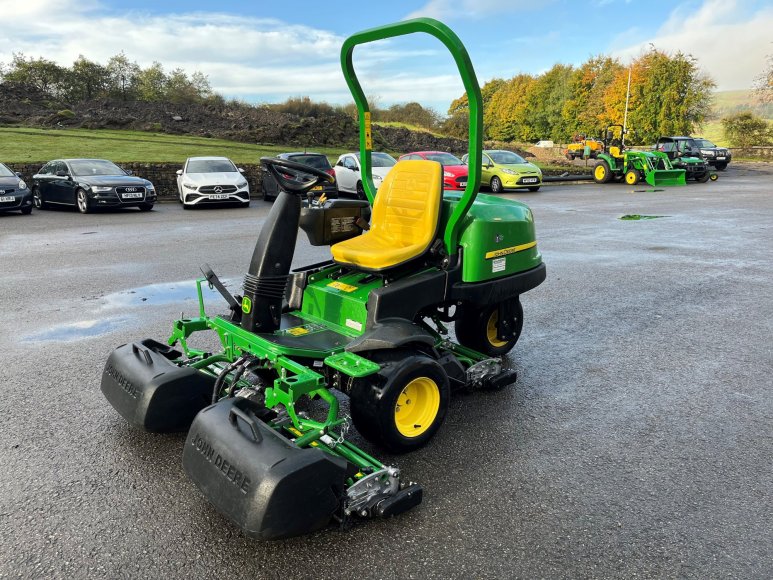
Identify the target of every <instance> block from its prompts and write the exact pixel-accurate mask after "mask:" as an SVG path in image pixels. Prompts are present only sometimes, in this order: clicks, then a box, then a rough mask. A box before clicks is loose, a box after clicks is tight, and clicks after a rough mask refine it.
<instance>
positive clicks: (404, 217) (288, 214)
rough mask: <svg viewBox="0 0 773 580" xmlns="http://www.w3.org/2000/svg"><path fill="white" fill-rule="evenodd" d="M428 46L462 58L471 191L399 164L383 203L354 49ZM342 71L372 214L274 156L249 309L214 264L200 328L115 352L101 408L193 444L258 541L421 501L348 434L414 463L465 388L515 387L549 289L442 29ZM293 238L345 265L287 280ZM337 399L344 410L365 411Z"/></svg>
mask: <svg viewBox="0 0 773 580" xmlns="http://www.w3.org/2000/svg"><path fill="white" fill-rule="evenodd" d="M415 32H423V33H427V34H430V35H432V36H435V37H436V38H438V39H439V40H440V41H441V42H442V43H443V44H444V45H445V46H446V47H447V48H448V49H449V50H450V52H451V55H452V56H453V58H454V60H455V62H456V65H457V67H458V69H459V72H460V74H461V78H462V81H463V83H464V86H465V89H466V91H467V96H468V99H469V103H470V138H469V152H470V153H469V165H468V168H469V174H470V178H469V179H468V181H467V187H466V189H465V190H464V192H457V193H450V192H449V193H444V192H443V189H442V187H443V168H442V167H441V165H440V164H438V163H436V162H432V161H402V162H399V163H398V164H397V165H396V166H395V167H394V168H393V169H392V171H391V172H390V173H389V174H388V175H387V177H386V178H385V179H384V180H383V183H382V184H381V186H380V187H379V189H378V192H376V190H375V188H374V185H373V179H372V173H371V167H372V164H371V149H372V138H371V124H370V112H369V110H368V103H367V101H366V99H365V96H364V94H363V91H362V89H361V87H360V83H359V81H358V79H357V76H356V75H355V72H354V69H353V65H352V54H353V51H354V48H355V47H356V46H358V45H361V44H364V43H368V42H373V41H377V40H382V39H386V38H391V37H396V36H401V35H405V34H410V33H415ZM341 63H342V67H343V72H344V76H345V78H346V81H347V83H348V85H349V88H350V90H351V92H352V95H353V97H354V100H355V102H356V104H357V109H358V112H359V123H360V155H361V157H360V159H361V162H362V173H363V184H364V189H365V192H366V195H367V200H366V201H353V200H343V199H338V200H327V201H323V202H321V203H320V202H319V201H318V200H314V199H313V196H312V195H311V190H312V189H313V188H314V187H315V186H316V185H317V184H319V183H322V182H324V181H325V180H330V179H331V178H330V176H329V175H328V174H327V173H325V172H324V171H318V170H316V169H312V168H310V167H308V166H306V165H300V164H298V163H294V162H292V161H287V160H282V159H274V158H264V159H262V160H261V161H262V162H263V163H264V164H265V167H266V170H267V171H269V172H270V173H271V175H272V176H273V177H274V178H275V179H276V181H277V183H278V184H279V185H280V186H281V193H280V194H279V196H278V198H277V200H276V202H275V203H274V205H273V207H272V209H271V212H270V213H269V215H268V218H267V220H266V222H265V225H264V226H263V229H262V230H261V231H260V234H259V236H258V240H257V244H256V246H255V250H254V253H253V256H252V261H251V262H250V265H249V269H248V272H247V274H246V276H245V279H244V293H243V295H242V296H232V295H231V294H230V293H229V291H228V290H227V289H226V288H225V287H224V285H223V284H222V283H221V282H220V280H219V279H218V277H217V276H216V275H215V274H214V272H213V271H212V270H211V268H209V266H206V265H205V266H203V267H202V271H203V273H204V276H203V277H202V278H199V279H198V280H197V281H196V285H197V288H198V295H199V312H198V316H196V317H193V318H181V319H180V320H176V321H175V322H174V323H173V329H172V333H171V336H170V337H169V339H168V341H167V342H166V344H163V343H161V342H157V341H155V340H153V339H145V340H141V341H138V342H134V343H132V344H125V345H123V346H120V347H118V348H117V349H116V350H115V351H113V353H112V354H111V355H110V357H109V358H108V360H107V363H106V365H105V369H104V373H103V376H102V391H103V393H104V395H105V396H106V397H107V399H108V401H109V402H110V403H111V404H112V405H113V406H114V407H115V409H116V410H117V411H118V412H119V413H120V414H121V415H122V416H123V417H124V418H126V419H127V420H128V421H130V422H131V423H132V424H134V425H137V426H139V427H141V428H144V429H146V430H148V431H153V432H171V431H183V430H186V429H187V430H188V436H187V440H186V442H185V447H184V451H183V466H184V469H185V471H186V473H187V474H188V475H189V476H190V478H191V480H192V481H193V482H194V484H195V485H196V486H197V487H198V488H199V489H200V490H201V492H202V493H203V494H204V495H205V496H206V498H207V499H208V500H209V501H210V502H211V503H212V504H213V505H214V506H215V507H216V508H217V509H218V510H219V511H220V512H221V513H222V514H224V515H225V516H226V517H227V518H228V519H229V520H231V521H232V522H233V523H234V524H236V525H237V526H238V527H239V528H241V529H242V530H243V531H244V532H245V533H246V534H248V535H250V536H253V537H257V538H262V539H276V538H284V537H289V536H295V535H299V534H304V533H308V532H312V531H314V530H317V529H320V528H323V527H325V526H327V525H329V524H330V523H331V522H336V523H338V524H340V525H344V524H346V523H348V522H349V521H350V520H352V519H354V518H372V517H387V516H391V515H395V514H399V513H401V512H403V511H405V510H407V509H409V508H411V507H413V506H416V505H417V504H419V503H420V502H421V499H422V488H421V486H420V485H418V484H417V483H412V482H410V480H407V481H406V480H405V479H404V478H403V477H401V474H400V471H399V469H397V468H396V467H394V466H390V465H385V464H384V463H382V462H381V461H379V460H378V459H376V458H375V457H373V456H372V455H370V454H368V453H366V452H364V451H363V450H362V449H360V448H359V447H357V446H355V445H354V444H352V443H351V441H350V440H349V438H348V435H349V429H350V422H351V423H353V426H354V427H355V428H356V429H357V431H358V432H359V433H360V434H361V435H362V436H363V437H365V438H366V439H367V440H369V441H371V442H372V443H373V444H374V445H375V446H377V447H380V448H384V449H387V450H389V451H391V452H397V453H401V452H407V451H412V450H415V449H418V448H420V447H421V446H423V445H425V444H426V443H427V442H428V441H429V440H430V439H431V438H432V436H433V435H434V434H435V433H436V432H437V430H438V429H439V428H440V426H441V424H442V422H443V419H444V417H445V415H446V412H447V409H448V404H449V398H450V396H451V391H452V389H453V388H461V387H466V388H471V389H498V388H501V387H504V386H505V385H508V384H512V383H513V382H514V381H515V379H516V374H515V372H514V371H512V370H507V369H506V368H505V366H504V365H503V361H502V358H501V357H502V355H504V354H506V353H507V352H509V351H510V350H511V349H512V348H513V346H514V345H515V343H516V341H517V340H518V337H519V335H520V333H521V328H522V324H523V311H522V308H521V303H520V300H519V295H520V294H522V293H523V292H526V291H528V290H530V289H532V288H534V287H536V286H538V285H539V284H540V283H542V281H543V280H544V279H545V266H544V264H543V263H542V259H541V256H540V254H539V252H538V250H537V242H536V239H535V231H534V221H533V219H532V214H531V212H530V210H529V209H528V207H526V206H525V205H523V204H521V203H518V202H515V201H510V200H505V199H500V198H498V197H493V196H486V195H480V196H479V195H478V187H479V184H480V174H481V150H482V143H481V135H482V102H481V95H480V89H479V86H478V81H477V79H476V76H475V73H474V71H473V68H472V65H471V63H470V59H469V56H468V54H467V51H466V50H465V48H464V46H463V45H462V43H461V41H460V40H459V38H458V37H457V36H456V35H455V34H454V33H453V32H452V31H451V30H450V29H449V28H447V27H446V26H445V25H443V24H441V23H440V22H437V21H435V20H432V19H428V18H419V19H415V20H409V21H405V22H401V23H398V24H392V25H388V26H384V27H381V28H375V29H372V30H367V31H364V32H360V33H358V34H355V35H354V36H352V37H351V38H349V39H348V40H346V42H344V45H343V48H342V51H341ZM304 197H306V198H308V203H307V204H306V205H305V206H304V204H302V198H304ZM368 217H370V223H368ZM299 227H300V228H302V229H303V230H304V231H305V232H306V233H307V235H308V237H309V241H310V242H311V244H313V245H329V246H330V251H331V259H330V260H327V261H325V262H322V263H318V264H312V265H310V266H306V267H303V268H299V269H296V270H294V271H292V272H291V271H290V264H291V262H292V259H293V252H294V247H295V242H296V236H297V232H298V228H299ZM205 284H209V285H210V286H211V287H214V288H216V289H217V290H218V291H219V292H220V293H221V294H222V295H223V297H224V298H225V299H226V301H227V302H228V304H229V307H230V308H229V312H228V314H226V315H219V316H215V315H210V314H208V313H207V312H206V310H205V304H204V300H203V293H202V287H203V285H205ZM450 324H453V326H454V329H455V334H456V339H457V340H456V341H454V340H452V339H451V335H450V334H449V331H448V329H447V327H446V325H450ZM212 332H214V333H215V335H216V336H217V338H218V339H219V341H218V342H219V344H220V347H219V348H218V349H217V350H216V352H210V351H207V350H204V349H201V348H194V346H193V342H194V341H193V339H192V337H193V335H195V334H196V333H212ZM334 391H338V392H340V393H344V394H346V395H348V397H349V407H350V413H351V416H348V415H345V414H342V413H341V412H340V409H339V398H338V397H337V396H336V394H334ZM310 400H316V401H317V402H315V403H312V402H310Z"/></svg>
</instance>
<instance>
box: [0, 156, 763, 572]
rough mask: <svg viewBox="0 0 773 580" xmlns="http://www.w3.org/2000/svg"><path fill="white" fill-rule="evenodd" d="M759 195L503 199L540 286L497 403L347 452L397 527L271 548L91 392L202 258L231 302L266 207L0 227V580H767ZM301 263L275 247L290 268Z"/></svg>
mask: <svg viewBox="0 0 773 580" xmlns="http://www.w3.org/2000/svg"><path fill="white" fill-rule="evenodd" d="M772 177H773V169H765V168H764V166H762V165H748V166H747V165H744V166H742V165H739V164H736V165H734V166H731V168H730V169H729V170H728V171H726V172H723V173H721V174H720V179H719V181H717V182H714V183H706V184H693V183H691V184H690V185H688V186H687V187H682V188H669V189H665V190H663V191H641V190H645V189H646V187H638V188H637V189H639V190H640V191H633V190H632V188H631V187H629V186H625V185H622V184H616V185H606V186H596V185H594V184H584V185H571V186H567V185H564V186H546V187H544V188H543V189H542V190H541V191H540V192H538V193H520V192H519V193H513V194H508V195H509V196H510V197H513V198H516V199H520V200H523V201H525V202H526V203H528V204H529V205H530V206H531V207H532V209H533V210H534V214H535V217H536V220H537V228H538V239H539V244H540V246H539V247H540V248H541V251H542V254H543V257H544V260H545V262H546V264H547V266H548V279H547V281H546V282H545V283H544V284H543V285H542V286H540V287H538V288H537V289H535V290H533V291H532V292H530V293H528V294H526V295H524V296H523V305H524V311H525V320H526V322H525V327H524V331H523V335H522V338H521V340H520V342H519V343H518V345H517V347H516V349H515V350H514V351H513V353H512V354H511V355H510V358H511V361H512V364H513V365H514V366H515V367H516V368H517V369H518V371H519V379H518V382H517V384H516V385H514V386H512V387H510V388H508V389H506V390H504V391H501V392H496V393H471V394H460V395H459V396H457V397H456V398H455V399H454V400H453V401H452V405H451V409H450V411H449V415H448V418H447V420H446V423H445V425H444V426H443V428H442V429H441V431H440V433H439V435H438V436H437V437H436V438H435V439H434V440H433V441H432V442H431V444H430V445H429V446H428V447H427V448H425V449H423V450H421V451H418V452H415V453H413V454H411V455H407V456H401V457H391V456H388V455H385V454H384V453H381V452H379V451H378V450H375V449H373V448H372V447H370V446H369V445H368V444H367V443H365V442H363V441H361V440H358V439H357V440H355V442H357V443H360V444H362V445H363V447H364V448H365V449H366V450H369V451H372V452H374V453H376V454H377V455H378V456H379V457H380V458H382V459H383V460H385V461H386V462H388V463H395V464H397V465H399V466H400V468H401V469H402V471H403V473H404V474H405V476H406V477H408V478H410V479H413V480H416V481H418V482H420V483H422V484H423V486H424V488H425V499H424V503H423V504H422V505H421V506H419V507H418V508H417V509H414V510H412V511H411V512H409V513H406V514H404V515H402V516H400V517H398V518H393V519H390V520H385V521H371V522H365V523H362V524H360V525H357V526H356V527H354V528H353V529H351V530H349V531H346V532H340V531H338V530H328V531H325V532H321V533H317V534H314V535H311V536H307V537H302V538H297V539H293V540H289V541H284V542H278V543H269V544H261V543H256V542H254V541H252V540H249V539H246V538H245V537H243V536H242V535H241V534H240V533H239V532H237V531H236V530H235V529H234V528H233V527H231V526H230V525H229V523H228V522H227V521H226V520H225V519H224V518H222V517H221V516H220V515H219V514H218V513H217V512H215V510H214V509H213V508H211V507H210V506H209V504H208V503H207V502H206V501H205V500H204V498H203V497H202V496H201V495H200V494H199V493H198V492H197V490H196V489H195V488H194V487H193V485H192V484H191V483H190V482H189V481H188V479H187V478H186V476H185V474H184V473H183V470H182V467H181V462H180V458H181V451H182V445H183V442H184V437H183V436H182V435H180V436H159V435H151V434H146V433H142V432H138V431H136V430H133V429H132V428H130V427H129V426H128V425H127V424H126V423H125V422H124V421H123V420H122V419H121V418H120V417H119V416H118V415H117V413H115V412H114V411H113V410H112V408H111V407H110V406H109V404H108V403H107V402H106V401H105V400H104V398H103V397H102V395H101V392H100V390H99V381H100V373H101V370H102V366H103V364H104V362H105V360H106V358H107V356H108V354H109V352H110V351H111V350H112V349H113V348H114V347H115V346H117V345H119V344H122V343H124V342H128V341H131V340H134V339H138V338H144V337H156V338H165V337H166V336H167V335H168V334H169V332H170V330H171V326H170V323H171V321H172V320H173V319H174V318H176V317H178V316H179V314H180V311H181V310H182V311H186V312H188V313H191V312H193V311H194V310H195V301H194V300H193V297H194V292H193V291H192V288H193V283H192V280H193V279H194V278H195V277H197V275H198V273H199V270H198V267H199V265H200V264H201V263H202V262H208V263H209V264H211V265H212V266H213V268H214V269H215V271H216V272H218V273H219V274H220V275H221V276H223V277H225V278H228V279H231V280H233V281H234V282H233V283H234V284H236V285H238V282H239V280H240V278H241V277H242V275H243V273H244V271H245V269H246V267H247V264H248V262H249V258H250V256H251V253H252V249H253V247H254V242H255V239H256V237H257V234H258V231H259V230H260V227H261V223H262V221H263V220H264V219H265V217H266V215H267V210H268V208H269V204H265V203H263V202H261V201H255V202H253V204H252V207H250V208H249V209H222V210H214V209H210V210H199V211H182V209H181V208H180V207H179V206H178V205H176V204H160V205H158V206H157V207H156V209H155V210H154V211H152V212H149V213H139V212H137V211H136V210H135V211H128V210H127V211H125V212H117V213H101V214H94V215H80V214H78V213H77V212H74V211H43V212H39V211H36V212H34V213H33V214H32V216H18V215H0V272H2V275H1V276H0V312H1V313H2V327H1V328H2V330H0V349H2V350H1V352H2V358H3V364H2V366H0V377H1V378H2V385H3V387H4V388H3V396H2V401H3V402H2V407H1V408H2V413H3V416H2V421H0V465H1V466H2V468H1V469H0V554H2V557H0V577H17V576H18V577H25V578H41V577H44V578H86V577H107V578H115V577H145V578H182V577H214V576H215V575H217V576H219V577H228V578H280V577H281V578H307V577H314V578H371V577H372V578H392V577H399V578H423V577H433V578H434V577H443V578H470V577H473V578H514V577H521V578H535V577H565V578H588V577H594V578H602V577H620V578H632V577H646V578H652V577H688V578H709V577H711V578H718V577H737V578H769V577H771V575H773V555H772V554H771V546H773V526H771V522H773V461H772V460H771V459H772V458H773V397H772V396H771V384H772V380H771V377H773V340H772V338H771V337H773V260H771V256H773V236H771V233H770V232H771V229H770V228H771V225H770V224H771V222H773V179H771V178H772ZM624 214H641V215H651V216H663V217H660V218H658V219H651V220H641V221H623V220H620V219H618V218H620V217H621V216H623V215H624ZM325 256H326V249H325V248H312V247H310V246H309V245H308V243H307V242H306V240H305V236H303V234H301V235H300V236H299V241H298V245H297V251H296V259H295V261H296V263H297V264H299V265H300V264H303V263H310V262H314V261H319V260H320V259H323V258H324V257H325ZM186 281H188V282H186ZM181 283H182V284H181ZM189 288H190V289H191V290H188V289H189Z"/></svg>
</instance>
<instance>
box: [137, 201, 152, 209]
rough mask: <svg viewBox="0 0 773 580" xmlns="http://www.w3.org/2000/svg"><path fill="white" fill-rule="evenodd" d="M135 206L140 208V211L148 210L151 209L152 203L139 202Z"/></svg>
mask: <svg viewBox="0 0 773 580" xmlns="http://www.w3.org/2000/svg"><path fill="white" fill-rule="evenodd" d="M137 207H138V208H140V211H150V210H152V209H153V204H152V203H141V204H140V205H138V206H137Z"/></svg>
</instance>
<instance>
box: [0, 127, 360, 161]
mask: <svg viewBox="0 0 773 580" xmlns="http://www.w3.org/2000/svg"><path fill="white" fill-rule="evenodd" d="M288 150H292V148H290V149H288V147H286V146H281V145H276V146H273V145H252V144H249V143H238V142H235V141H225V140H223V139H206V138H204V137H191V136H187V135H167V134H161V133H146V132H143V131H121V130H105V129H99V130H88V129H27V128H21V127H0V161H6V162H9V163H24V162H28V161H47V160H49V159H62V158H76V157H98V158H105V159H110V160H112V161H117V162H122V161H124V162H125V161H148V162H151V161H152V162H165V161H174V162H177V161H179V162H182V161H184V160H185V159H186V158H187V157H192V156H196V155H222V156H225V157H230V158H231V159H232V160H233V161H235V162H236V163H257V162H258V159H259V158H260V157H261V156H272V155H275V154H277V153H281V152H284V151H288ZM315 151H317V152H318V153H324V154H325V155H327V156H328V157H332V158H333V159H334V160H335V158H337V157H338V155H340V154H341V153H344V152H345V151H346V150H344V149H326V148H320V149H315Z"/></svg>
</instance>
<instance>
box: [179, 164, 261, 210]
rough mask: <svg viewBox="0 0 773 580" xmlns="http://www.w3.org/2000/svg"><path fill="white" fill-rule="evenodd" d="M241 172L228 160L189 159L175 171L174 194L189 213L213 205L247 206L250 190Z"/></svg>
mask: <svg viewBox="0 0 773 580" xmlns="http://www.w3.org/2000/svg"><path fill="white" fill-rule="evenodd" d="M242 173H244V170H243V169H240V168H239V167H236V165H234V162H233V161H231V160H230V159H228V158H227V157H189V158H188V159H187V160H186V161H185V165H184V166H183V168H182V169H178V170H177V193H178V196H179V200H180V203H182V204H183V207H184V208H186V209H188V208H189V207H193V206H199V207H200V206H205V205H212V204H227V203H232V204H238V205H240V206H241V207H247V206H249V205H250V186H249V185H248V184H247V180H246V179H245V177H244V175H242Z"/></svg>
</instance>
